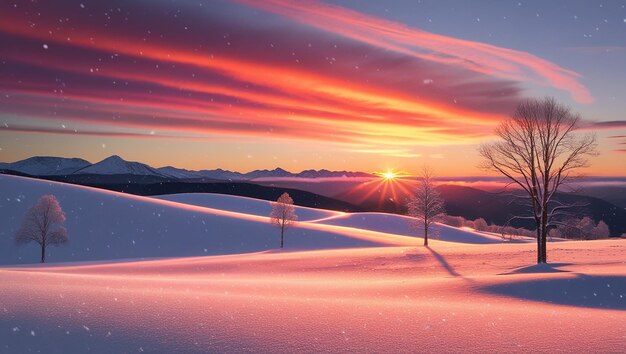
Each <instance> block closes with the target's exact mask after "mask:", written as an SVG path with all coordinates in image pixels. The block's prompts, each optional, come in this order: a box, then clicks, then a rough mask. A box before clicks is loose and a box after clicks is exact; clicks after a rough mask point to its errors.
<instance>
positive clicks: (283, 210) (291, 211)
mask: <svg viewBox="0 0 626 354" xmlns="http://www.w3.org/2000/svg"><path fill="white" fill-rule="evenodd" d="M297 220H298V216H297V215H296V209H295V207H294V206H293V199H291V197H290V196H289V194H288V193H283V194H282V195H281V196H280V197H279V198H278V200H276V201H275V202H273V203H272V212H271V214H270V222H271V223H272V225H274V226H276V227H278V228H280V248H283V246H284V244H285V241H284V240H285V230H286V229H288V228H290V227H291V226H293V224H294V223H295V222H296V221H297Z"/></svg>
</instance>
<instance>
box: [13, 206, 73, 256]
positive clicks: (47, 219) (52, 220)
mask: <svg viewBox="0 0 626 354" xmlns="http://www.w3.org/2000/svg"><path fill="white" fill-rule="evenodd" d="M63 222H65V213H63V210H61V205H59V201H58V200H57V198H56V197H55V196H53V195H44V196H43V197H41V198H39V200H38V201H37V203H35V205H33V206H32V207H30V208H29V209H28V211H27V212H26V217H25V218H24V221H23V222H22V225H21V226H20V228H19V229H18V230H17V234H16V235H15V242H16V243H17V244H18V245H23V244H27V243H30V242H36V243H38V244H39V245H40V246H41V263H44V262H45V261H46V247H48V246H49V245H60V244H62V243H65V242H67V231H66V230H65V227H63Z"/></svg>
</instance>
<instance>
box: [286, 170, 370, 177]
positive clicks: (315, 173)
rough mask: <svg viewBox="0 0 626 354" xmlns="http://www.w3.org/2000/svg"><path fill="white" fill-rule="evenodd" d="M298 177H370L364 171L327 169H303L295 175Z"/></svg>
mask: <svg viewBox="0 0 626 354" xmlns="http://www.w3.org/2000/svg"><path fill="white" fill-rule="evenodd" d="M295 177H299V178H342V177H372V174H370V173H365V172H351V171H329V170H304V171H302V172H300V173H298V174H296V175H295Z"/></svg>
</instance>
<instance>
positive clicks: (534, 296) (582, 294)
mask: <svg viewBox="0 0 626 354" xmlns="http://www.w3.org/2000/svg"><path fill="white" fill-rule="evenodd" d="M480 290H483V291H486V292H490V293H495V294H499V295H506V296H512V297H516V298H521V299H526V300H532V301H540V302H547V303H551V304H559V305H569V306H577V307H588V308H598V309H611V310H620V311H626V276H594V275H585V274H579V275H577V276H576V277H574V278H565V279H540V280H531V281H519V282H512V283H505V284H496V285H490V286H486V287H482V288H481V289H480Z"/></svg>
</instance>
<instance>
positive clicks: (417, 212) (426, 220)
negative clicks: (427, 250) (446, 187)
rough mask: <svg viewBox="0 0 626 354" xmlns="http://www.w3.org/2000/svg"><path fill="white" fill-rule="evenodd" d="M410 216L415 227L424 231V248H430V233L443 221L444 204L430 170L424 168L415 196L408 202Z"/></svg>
mask: <svg viewBox="0 0 626 354" xmlns="http://www.w3.org/2000/svg"><path fill="white" fill-rule="evenodd" d="M408 209H409V216H410V217H412V218H414V223H413V225H412V226H413V227H416V228H420V229H422V228H423V230H424V246H428V233H429V231H430V229H431V226H432V224H433V223H435V222H439V221H443V218H444V216H445V209H444V202H443V199H442V198H441V195H440V194H439V192H438V191H437V189H436V188H435V184H434V176H433V173H432V171H431V170H430V168H428V167H424V168H423V169H422V174H421V176H420V177H419V180H418V181H417V186H416V187H415V194H414V195H413V196H412V197H411V198H410V199H409V202H408Z"/></svg>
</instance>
